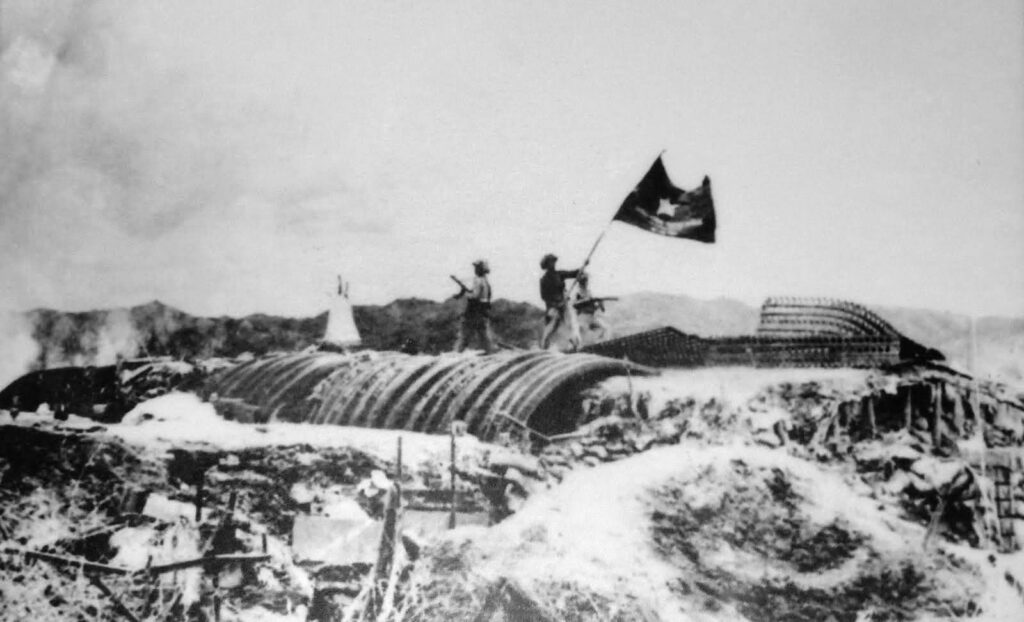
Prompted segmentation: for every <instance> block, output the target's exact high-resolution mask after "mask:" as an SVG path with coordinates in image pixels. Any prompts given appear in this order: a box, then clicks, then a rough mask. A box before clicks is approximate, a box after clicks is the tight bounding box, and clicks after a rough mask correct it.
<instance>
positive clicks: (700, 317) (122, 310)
mask: <svg viewBox="0 0 1024 622" xmlns="http://www.w3.org/2000/svg"><path fill="white" fill-rule="evenodd" d="M463 304H464V303H463V302H461V301H459V300H455V299H448V300H446V301H443V302H437V301H433V300H429V299H423V298H400V299H396V300H394V301H392V302H390V303H388V304H385V305H355V306H354V307H353V316H354V319H355V322H356V326H357V327H358V328H359V331H360V333H361V334H362V336H363V343H364V345H365V346H366V347H369V348H374V349H380V350H404V351H408V352H424V353H438V352H442V351H446V350H448V349H450V348H451V346H452V345H453V344H454V342H455V336H456V330H457V326H458V323H459V316H460V315H461V313H462V308H463ZM606 306H607V312H606V316H605V317H606V321H607V323H608V324H609V325H610V326H611V327H612V329H613V335H618V336H622V335H626V334H631V333H635V332H640V331H643V330H649V329H652V328H659V327H662V326H666V325H668V326H673V327H675V328H677V329H679V330H681V331H683V332H686V333H690V334H696V335H701V336H705V337H713V336H730V335H743V334H753V333H754V332H756V330H757V325H758V321H759V317H760V308H759V307H754V306H751V305H749V304H747V303H745V302H742V301H739V300H736V299H732V298H726V297H720V298H715V299H711V300H704V299H698V298H693V297H690V296H686V295H681V294H663V293H657V292H640V293H636V294H629V295H626V296H622V297H621V298H620V299H619V300H616V301H609V302H608V303H607V305H606ZM868 308H869V309H871V310H872V311H874V312H876V313H878V314H879V315H881V316H882V317H883V318H885V319H886V320H888V321H889V322H890V323H891V324H892V325H893V326H894V327H895V328H896V329H897V330H899V331H900V332H901V333H903V334H905V335H906V336H908V337H910V338H911V339H914V340H916V341H919V342H921V343H923V344H925V345H928V346H931V347H935V348H937V349H939V350H940V351H942V352H943V353H944V354H946V356H947V357H948V359H949V360H950V362H951V363H954V364H957V365H960V366H963V367H967V365H968V363H969V356H968V353H967V351H968V349H969V343H970V318H969V317H968V316H966V315H963V314H956V313H951V312H944V311H934V310H930V309H923V308H910V307H886V306H875V305H868ZM22 316H23V318H24V319H25V320H26V323H27V324H28V325H29V326H31V333H32V338H33V339H34V340H35V342H36V344H37V345H38V352H37V354H36V356H35V357H34V360H33V363H32V365H31V367H32V368H35V369H38V368H43V367H54V366H59V365H67V364H79V365H80V364H109V363H113V362H114V361H115V360H116V358H117V356H119V355H120V356H140V355H142V356H144V355H169V356H175V357H179V358H198V357H210V356H228V357H231V356H237V355H239V354H242V353H244V352H251V353H253V354H256V355H261V354H265V353H267V352H272V351H282V350H283V351H289V350H301V349H303V348H306V347H308V346H311V345H314V344H316V343H317V342H318V341H319V339H320V337H321V336H322V334H323V332H324V329H325V327H326V323H327V312H326V311H325V312H321V313H319V314H316V315H313V316H307V317H286V316H277V315H271V314H266V313H252V314H249V315H245V316H241V317H233V316H227V315H221V316H214V317H211V316H196V315H192V314H190V313H188V312H186V311H183V310H181V309H179V308H177V307H174V306H171V305H169V304H167V303H164V302H162V301H160V300H151V301H148V302H145V303H142V304H139V305H135V306H131V307H115V308H111V309H94V310H90V311H77V312H64V311H58V310H54V309H47V308H37V309H32V310H30V311H26V312H23V313H22ZM542 322H543V311H542V310H541V309H540V308H539V307H537V306H534V305H532V304H530V303H527V302H516V301H510V300H504V299H500V300H497V301H495V302H494V306H493V313H492V324H493V328H494V332H495V334H496V336H497V338H498V340H499V341H500V342H502V343H504V344H507V345H509V346H513V347H532V346H533V345H534V344H535V343H536V341H537V339H538V337H539V335H540V331H541V326H542ZM975 332H976V334H977V351H978V366H977V369H978V371H979V373H981V374H990V375H998V376H1000V377H1005V378H1007V379H1009V380H1021V379H1022V378H1024V317H1022V318H1013V317H1000V316H988V317H984V318H980V319H978V320H976V321H975Z"/></svg>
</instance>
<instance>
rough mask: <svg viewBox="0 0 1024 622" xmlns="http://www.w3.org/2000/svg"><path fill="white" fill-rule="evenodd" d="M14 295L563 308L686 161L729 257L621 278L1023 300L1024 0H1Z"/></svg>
mask: <svg viewBox="0 0 1024 622" xmlns="http://www.w3.org/2000/svg"><path fill="white" fill-rule="evenodd" d="M0 33H2V34H0V50H2V58H0V307H8V308H15V309H24V308H29V307H35V306H50V307H57V308H62V309H73V310H78V309H87V308H97V307H108V306H115V305H131V304H138V303H142V302H146V301H148V300H152V299H154V298H158V299H160V300H163V301H165V302H167V303H170V304H173V305H175V306H178V307H180V308H183V309H185V310H187V311H190V312H192V313H199V314H243V313H249V312H253V311H266V312H272V313H285V314H312V313H316V312H319V311H320V310H322V309H324V308H326V304H327V296H328V295H329V294H330V293H331V291H332V288H333V282H334V275H335V274H336V273H338V272H340V273H342V274H343V275H344V276H345V277H346V278H347V279H348V280H350V281H351V282H352V286H351V293H352V298H353V302H355V303H357V304H359V303H385V302H388V301H390V300H392V299H394V298H397V297H407V296H419V297H426V298H432V299H442V298H444V297H446V296H448V295H450V294H452V293H454V286H453V285H452V284H451V282H450V281H449V279H448V275H449V274H451V273H454V274H457V275H462V276H465V277H468V276H470V275H471V267H470V262H471V261H473V260H474V259H477V258H478V257H485V258H487V259H489V260H490V263H491V266H492V269H493V272H492V275H491V277H492V278H491V281H492V286H493V289H494V292H495V295H496V296H497V297H505V298H511V299H516V300H526V301H530V302H533V303H535V304H539V302H540V301H539V296H538V293H537V278H538V277H539V274H540V269H539V266H538V261H539V259H540V257H541V255H543V254H544V253H546V252H554V253H556V254H557V255H558V256H559V257H560V258H561V262H560V264H561V265H562V267H565V268H571V267H575V265H574V264H578V263H579V262H580V261H582V260H583V258H584V256H585V255H586V253H587V251H588V250H589V248H590V246H591V244H592V243H593V241H594V239H595V238H596V237H597V236H598V234H599V233H600V232H601V231H602V230H603V229H604V228H605V226H606V224H607V223H608V221H609V219H610V218H611V216H612V214H613V213H614V212H615V210H616V208H617V207H618V204H619V203H620V202H621V201H622V199H623V198H624V197H625V195H626V194H627V193H628V192H629V191H630V190H631V188H632V187H633V186H634V185H635V184H636V183H637V182H638V181H639V180H640V178H641V177H642V176H643V174H644V173H645V172H646V170H647V168H648V167H649V166H650V164H651V162H652V161H653V160H654V158H655V157H656V156H657V154H658V153H659V152H660V151H661V150H663V149H664V150H666V152H665V156H664V159H665V164H666V167H667V169H668V172H669V175H670V176H671V177H672V178H673V181H674V182H675V183H676V184H677V185H679V186H683V187H686V188H690V187H693V186H695V185H697V184H699V183H700V180H701V179H702V178H703V177H704V175H705V174H706V175H709V176H710V177H711V180H712V187H713V192H714V196H715V200H716V204H717V208H718V239H719V242H718V243H717V244H714V245H704V244H699V243H695V242H689V241H681V240H674V239H669V238H662V237H659V236H656V235H653V234H649V233H645V232H643V231H640V230H638V229H631V228H630V227H629V226H628V225H624V224H621V223H616V224H614V225H612V226H611V228H610V229H609V230H608V233H607V236H606V237H605V240H604V242H603V243H602V244H601V246H600V247H599V248H598V250H597V252H596V254H595V256H594V260H593V264H592V274H593V277H592V283H593V289H595V290H597V293H599V294H603V295H611V294H625V293H629V292H634V291H661V292H667V293H685V294H689V295H692V296H697V297H701V298H711V297H717V296H726V297H731V298H738V299H740V300H744V301H746V302H750V303H754V304H757V303H759V302H760V300H761V299H762V298H763V297H765V296H767V295H780V294H791V295H823V296H835V297H842V298H848V299H851V300H856V301H860V302H864V303H869V304H886V305H900V306H917V307H930V308H935V309H940V310H952V311H957V312H968V313H974V314H979V315H986V314H1000V315H1011V314H1012V315H1024V268H1022V266H1024V173H1022V172H1024V112H1022V111H1024V6H1022V3H1021V2H1020V1H1019V0H1017V1H1014V2H1000V1H994V0H983V1H982V0H978V1H974V2H965V1H957V2H938V1H936V0H923V1H900V2H892V1H891V0H886V1H879V2H873V1H859V2H848V1H843V2H822V1H821V0H814V1H813V2H793V1H789V0H787V1H786V2H761V3H751V2H735V3H734V2H721V1H715V2H710V1H709V2H681V1H679V0H671V1H667V2H633V1H630V2H621V3H618V2H607V1H601V2H594V1H593V0H590V1H581V2H551V1H549V0H544V1H524V0H516V1H514V2H486V3H485V2H415V3H413V2H367V3H351V2H339V1H337V0H335V1H330V2H326V1H325V2H290V3H282V2H277V1H270V0H268V1H264V2H255V1H253V0H245V1H242V0H239V1H223V0H221V1H218V2H210V1H209V0H203V1H198V2H184V1H182V0H175V2H114V1H103V0H100V1H97V2H78V3H74V2H70V1H60V2H52V3H47V2H40V1H39V0H0Z"/></svg>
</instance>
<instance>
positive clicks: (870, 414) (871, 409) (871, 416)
mask: <svg viewBox="0 0 1024 622" xmlns="http://www.w3.org/2000/svg"><path fill="white" fill-rule="evenodd" d="M864 417H865V418H866V419H867V420H868V430H870V431H871V438H875V437H876V436H878V427H877V426H876V425H875V396H874V395H873V394H872V395H865V396H864Z"/></svg>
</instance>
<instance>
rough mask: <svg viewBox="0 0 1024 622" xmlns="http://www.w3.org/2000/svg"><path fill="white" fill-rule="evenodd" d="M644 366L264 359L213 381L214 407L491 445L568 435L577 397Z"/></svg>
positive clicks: (397, 357) (529, 357)
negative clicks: (458, 424) (503, 435)
mask: <svg viewBox="0 0 1024 622" xmlns="http://www.w3.org/2000/svg"><path fill="white" fill-rule="evenodd" d="M625 373H630V374H637V375H649V374H652V373H656V372H654V370H651V369H649V368H646V367H642V366H640V365H636V364H633V363H627V362H624V361H621V360H615V359H610V358H606V357H602V356H597V355H594V354H560V353H553V352H546V351H507V352H500V353H497V354H492V355H488V356H475V355H468V356H467V355H455V354H449V355H441V356H413V355H407V354H400V353H397V352H379V353H378V352H363V353H358V354H351V355H347V354H335V353H329V352H304V353H299V354H283V355H278V356H273V357H269V358H264V359H260V360H256V361H252V362H249V363H245V364H242V365H239V366H238V367H235V368H232V369H230V370H227V371H226V372H225V373H223V374H222V375H220V376H218V377H216V378H214V379H212V380H211V381H210V382H209V383H208V384H207V386H206V389H205V391H206V393H207V395H208V396H209V397H211V398H212V399H213V400H214V403H215V404H216V403H228V404H231V403H233V404H235V405H240V406H241V407H242V408H244V409H247V410H248V411H249V412H250V416H251V418H252V420H254V421H257V422H265V421H293V422H306V423H318V424H335V425H351V426H363V427H374V428H388V429H405V430H412V431H418V432H443V431H446V430H447V429H448V428H449V426H450V425H451V423H452V422H453V421H462V422H464V423H465V425H466V427H467V430H468V431H469V432H470V433H472V434H476V435H478V436H480V437H481V438H485V439H486V438H491V437H493V436H494V435H495V434H496V433H497V432H498V431H500V430H502V429H504V428H506V427H507V426H509V425H512V426H518V427H525V428H529V429H531V430H534V431H536V432H539V433H541V434H557V433H561V432H567V431H571V430H574V429H575V428H576V427H577V425H578V424H579V423H580V422H579V421H578V420H577V417H578V415H579V414H580V412H581V411H580V409H579V408H578V404H576V401H577V400H578V399H579V392H580V391H581V390H582V389H583V388H585V387H586V386H589V385H591V384H593V383H594V382H597V381H600V380H603V379H605V378H608V377H610V376H616V375H621V374H625Z"/></svg>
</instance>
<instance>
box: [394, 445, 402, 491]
mask: <svg viewBox="0 0 1024 622" xmlns="http://www.w3.org/2000/svg"><path fill="white" fill-rule="evenodd" d="M396 454H397V455H396V456H395V463H396V467H395V468H396V470H397V471H398V473H397V474H396V475H395V488H396V489H397V490H398V507H399V508H401V507H402V437H401V436H399V437H398V449H397V451H396Z"/></svg>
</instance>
